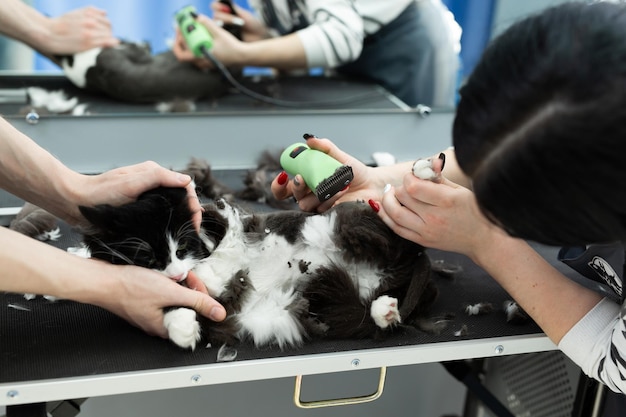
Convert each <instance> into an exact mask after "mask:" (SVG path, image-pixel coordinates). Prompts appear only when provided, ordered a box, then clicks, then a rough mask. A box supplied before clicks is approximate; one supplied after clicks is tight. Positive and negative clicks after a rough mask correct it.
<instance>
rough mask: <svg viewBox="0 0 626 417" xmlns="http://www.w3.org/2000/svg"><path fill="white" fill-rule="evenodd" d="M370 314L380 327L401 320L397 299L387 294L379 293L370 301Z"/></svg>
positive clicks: (384, 327)
mask: <svg viewBox="0 0 626 417" xmlns="http://www.w3.org/2000/svg"><path fill="white" fill-rule="evenodd" d="M370 314H371V316H372V319H374V323H376V325H377V326H378V327H380V328H381V329H386V328H387V327H389V326H392V325H394V324H396V323H400V322H401V318H400V312H399V311H398V300H397V299H395V298H393V297H389V296H388V295H381V296H380V297H378V298H377V299H375V300H374V301H373V302H372V307H371V308H370Z"/></svg>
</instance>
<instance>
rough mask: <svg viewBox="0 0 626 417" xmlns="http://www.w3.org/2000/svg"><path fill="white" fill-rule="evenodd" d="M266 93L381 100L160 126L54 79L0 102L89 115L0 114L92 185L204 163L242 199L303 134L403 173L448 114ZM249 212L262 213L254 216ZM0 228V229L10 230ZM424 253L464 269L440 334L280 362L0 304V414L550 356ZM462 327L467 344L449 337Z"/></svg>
mask: <svg viewBox="0 0 626 417" xmlns="http://www.w3.org/2000/svg"><path fill="white" fill-rule="evenodd" d="M251 82H252V81H251ZM272 82H274V81H272ZM275 82H276V83H277V84H278V86H273V87H272V88H279V89H280V91H281V98H283V99H293V100H295V99H298V98H300V99H302V97H308V98H310V99H316V100H319V99H327V98H329V97H337V96H342V95H348V94H355V95H356V94H362V93H363V92H364V91H375V92H376V93H377V96H376V95H374V96H372V97H373V98H372V99H371V100H369V101H364V102H359V103H358V104H355V105H354V106H350V107H346V108H334V109H308V110H307V109H285V108H276V107H272V106H267V105H259V104H258V103H255V102H254V101H253V100H252V99H249V98H247V97H242V96H240V95H237V94H233V95H229V96H225V97H222V98H220V99H218V100H215V101H212V102H206V103H199V104H198V109H197V110H196V111H195V112H194V113H186V114H166V115H162V114H159V113H157V112H156V111H155V110H154V106H152V105H130V104H124V103H118V102H113V101H112V100H109V99H106V98H103V97H91V96H89V95H86V94H84V93H83V92H81V91H79V90H77V89H75V88H74V87H73V86H71V85H70V84H69V83H68V82H67V81H66V80H65V79H63V78H62V77H54V76H52V77H45V76H43V77H24V76H5V77H0V89H16V88H20V87H28V86H33V85H36V86H40V87H42V88H46V89H49V90H55V89H59V88H62V89H64V90H65V91H67V93H68V95H69V96H74V95H76V96H77V97H79V99H80V101H81V102H88V103H90V110H91V111H92V115H90V116H81V117H71V116H62V115H51V116H43V115H42V116H41V117H40V119H39V121H38V122H37V123H35V124H29V123H27V122H26V120H25V119H24V114H19V112H20V109H21V108H22V107H23V104H22V105H20V104H14V103H5V104H0V112H2V113H3V115H4V117H6V118H7V119H8V120H9V121H10V122H11V123H12V124H13V125H15V126H16V127H17V128H18V129H20V130H21V131H23V132H24V133H25V134H27V135H28V136H30V137H31V138H33V139H34V140H36V141H37V142H38V143H39V144H40V145H41V146H43V147H44V148H46V149H48V150H49V151H50V152H51V153H53V154H54V155H56V156H57V157H58V158H59V159H61V160H62V161H63V162H64V163H65V164H67V165H68V166H70V167H71V168H73V169H75V170H77V171H79V172H84V173H97V172H102V171H104V170H108V169H111V168H114V167H117V166H122V165H127V164H133V163H137V162H141V161H144V160H148V159H151V160H154V161H156V162H159V163H160V164H162V165H164V166H168V167H172V168H174V169H182V168H184V167H185V166H186V165H187V163H188V162H189V160H190V158H191V157H199V158H204V159H206V160H208V161H209V162H210V164H211V166H212V168H213V170H214V175H215V176H216V178H217V179H219V180H221V181H222V182H224V183H225V184H226V185H229V186H230V187H232V188H237V187H241V186H242V185H241V184H242V182H241V180H242V178H243V175H244V173H245V170H246V169H249V168H252V167H254V166H255V165H256V161H257V158H258V156H259V155H260V154H261V152H263V151H266V150H273V149H275V150H280V149H282V148H283V147H285V146H287V145H289V144H291V143H293V142H295V141H300V140H301V137H302V134H303V133H305V132H308V133H314V134H316V135H317V136H319V137H329V138H331V139H333V140H334V141H335V143H337V144H338V145H339V146H340V147H342V148H343V149H344V150H346V151H347V152H350V153H351V154H353V155H354V156H355V157H357V158H359V159H361V160H363V161H364V162H371V156H372V153H373V152H378V151H386V152H390V153H392V154H393V155H395V156H396V157H398V159H399V160H408V159H415V158H416V157H419V156H429V155H432V154H435V153H437V152H439V151H440V150H442V149H444V148H446V147H447V146H449V145H450V143H451V140H450V131H451V124H452V118H453V113H452V112H451V111H448V110H439V109H433V112H432V113H431V114H430V115H428V116H425V115H424V114H423V113H422V112H421V111H420V109H416V108H408V107H407V106H405V105H404V104H403V103H401V102H399V101H398V100H397V99H395V98H394V97H393V96H390V95H389V94H388V93H387V92H385V91H384V90H382V89H380V88H379V87H377V86H372V85H367V84H361V83H355V82H346V81H345V80H335V79H323V78H318V79H306V80H302V79H281V80H278V81H275ZM251 88H252V86H251ZM267 88H269V87H267ZM303 89H304V90H303ZM0 101H1V100H0ZM20 205H21V201H20V200H19V199H16V198H15V197H14V196H10V195H6V193H4V194H1V193H0V208H4V209H5V211H4V214H5V215H6V216H5V217H10V216H11V215H14V214H15V212H16V210H17V209H16V207H19V206H20ZM12 207H13V208H12ZM252 208H253V209H259V210H261V209H267V207H263V206H261V205H259V204H255V205H253V207H252ZM1 215H2V212H0V217H1ZM6 220H7V219H6V218H5V222H4V223H0V224H8V222H7V221H6ZM79 240H80V236H78V235H77V234H76V233H74V232H73V231H72V230H70V229H69V228H68V227H67V226H63V238H62V239H61V240H60V241H58V242H55V243H54V244H55V245H57V246H59V247H61V248H66V247H68V246H76V245H77V244H78V242H79ZM538 250H539V252H540V253H541V254H542V255H543V256H544V257H545V258H546V259H548V260H549V261H550V262H551V263H552V264H554V265H555V266H556V267H557V268H558V269H559V270H561V271H562V272H563V273H565V274H566V275H568V276H569V277H571V278H572V279H575V280H582V278H581V277H580V276H578V275H577V274H576V273H575V272H574V271H573V270H570V269H569V268H568V267H567V266H565V265H562V264H561V263H559V262H558V261H556V253H557V249H556V248H550V247H544V246H538ZM428 253H429V255H430V257H431V259H432V260H434V261H437V260H445V261H446V262H448V263H454V264H456V265H458V266H459V267H460V268H461V269H462V272H460V273H459V274H458V275H456V276H454V277H452V278H450V277H443V276H436V277H435V280H436V285H437V286H438V287H439V289H440V296H439V298H438V300H437V301H436V303H435V304H434V306H433V308H432V310H431V314H432V315H433V316H443V315H450V314H452V315H453V318H452V319H451V321H450V322H449V324H448V326H447V327H446V329H445V330H444V331H442V332H441V333H440V334H438V335H432V334H426V333H423V332H420V331H418V330H415V329H410V328H403V330H402V331H401V332H399V333H398V334H395V335H394V336H392V337H390V338H388V339H385V340H381V341H374V340H321V341H313V342H309V343H307V344H305V345H304V346H302V347H301V348H299V349H286V350H284V351H281V350H279V349H277V348H263V349H255V348H253V347H250V346H240V347H238V356H237V358H236V360H235V361H234V362H228V363H218V362H216V354H217V347H210V348H205V347H204V346H199V347H198V348H196V350H195V351H193V352H192V351H186V350H182V349H180V348H178V347H176V346H175V345H174V344H172V343H171V342H169V341H168V340H163V339H160V338H156V337H151V336H148V335H147V334H145V333H144V332H142V331H141V330H139V329H137V328H135V327H133V326H131V325H130V324H128V323H126V322H125V321H123V320H122V319H120V318H118V317H116V316H114V315H113V314H111V313H109V312H107V311H105V310H102V309H100V308H97V307H94V306H90V305H83V304H79V303H75V302H71V301H63V300H61V301H57V302H49V301H47V300H45V299H42V298H37V299H35V300H31V301H27V300H25V299H24V298H23V297H22V296H21V295H19V294H17V295H16V294H0V405H6V406H9V409H11V406H18V405H27V404H37V403H44V402H51V401H56V400H65V399H72V398H86V397H95V396H104V395H112V394H121V393H131V392H141V391H153V390H162V389H173V388H184V387H193V386H200V385H211V384H223V383H228V382H238V381H252V380H264V379H273V378H280V377H290V376H297V375H311V374H322V373H333V372H342V371H353V370H360V369H374V368H381V369H385V367H391V366H401V365H409V364H420V363H431V362H446V361H455V360H462V359H470V358H487V357H497V356H505V355H516V354H522V353H529V352H543V351H550V350H554V349H556V347H555V346H554V344H553V343H552V342H550V340H549V339H548V338H547V337H546V336H545V335H544V334H543V333H542V332H541V330H540V329H539V328H538V327H537V326H536V325H535V324H534V323H532V322H529V323H527V324H524V325H513V324H509V323H507V321H506V318H505V314H504V313H503V312H502V310H501V306H502V303H503V302H504V301H505V300H506V299H509V297H508V295H507V294H506V293H505V292H504V291H503V290H502V288H501V287H500V286H499V285H498V284H497V283H496V282H495V281H493V280H492V279H491V278H490V277H489V276H488V275H487V274H486V273H485V272H484V271H483V270H481V269H480V268H478V267H476V266H475V265H474V264H473V263H472V262H471V261H469V260H468V259H467V258H465V257H463V256H460V255H456V254H452V253H444V252H440V251H435V250H429V251H428ZM86 279H88V277H86ZM477 302H490V303H492V305H493V306H494V308H495V310H494V312H492V313H490V314H487V315H484V316H468V315H467V314H466V313H465V307H466V306H467V305H468V304H474V303H477ZM463 327H466V328H467V333H466V334H462V335H457V334H458V333H457V332H459V331H460V330H461V329H462V328H463ZM381 375H382V371H381Z"/></svg>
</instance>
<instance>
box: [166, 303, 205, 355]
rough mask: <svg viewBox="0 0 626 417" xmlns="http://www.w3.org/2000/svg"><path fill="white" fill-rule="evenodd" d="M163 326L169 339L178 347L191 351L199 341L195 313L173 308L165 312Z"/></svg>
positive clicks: (198, 329)
mask: <svg viewBox="0 0 626 417" xmlns="http://www.w3.org/2000/svg"><path fill="white" fill-rule="evenodd" d="M163 324H164V325H165V328H166V329H167V334H168V337H169V339H170V340H171V341H172V342H174V343H175V344H177V345H178V346H180V347H182V348H185V349H188V348H191V350H194V349H195V348H196V343H198V341H199V340H200V324H199V323H198V320H196V312H195V311H194V310H192V309H189V308H174V309H170V310H169V311H166V313H165V315H164V317H163Z"/></svg>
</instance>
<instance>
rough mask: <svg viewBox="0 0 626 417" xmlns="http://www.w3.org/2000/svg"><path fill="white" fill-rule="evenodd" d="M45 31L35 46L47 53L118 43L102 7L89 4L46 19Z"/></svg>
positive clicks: (71, 51) (71, 52)
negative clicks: (98, 7)
mask: <svg viewBox="0 0 626 417" xmlns="http://www.w3.org/2000/svg"><path fill="white" fill-rule="evenodd" d="M45 29H46V31H45V33H43V34H42V36H41V39H40V41H39V42H38V43H39V44H38V45H35V47H36V48H37V49H38V50H40V51H41V52H43V53H46V54H50V55H62V54H74V53H77V52H81V51H85V50H87V49H92V48H98V47H111V46H115V45H117V44H119V42H120V41H119V39H117V38H116V37H115V36H113V33H112V31H111V22H110V21H109V18H108V17H107V14H106V12H105V11H104V10H100V9H97V8H95V7H92V6H88V7H83V8H80V9H76V10H72V11H70V12H68V13H65V14H63V15H61V16H58V17H53V18H50V19H48V20H47V25H46V27H45Z"/></svg>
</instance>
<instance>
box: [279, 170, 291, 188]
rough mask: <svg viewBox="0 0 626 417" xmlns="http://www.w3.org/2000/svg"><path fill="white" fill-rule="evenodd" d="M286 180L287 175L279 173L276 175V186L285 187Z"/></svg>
mask: <svg viewBox="0 0 626 417" xmlns="http://www.w3.org/2000/svg"><path fill="white" fill-rule="evenodd" d="M288 179H289V176H288V175H287V173H286V172H285V171H283V172H281V173H280V174H279V175H278V179H277V181H278V185H285V183H286V182H287V180H288Z"/></svg>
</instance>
